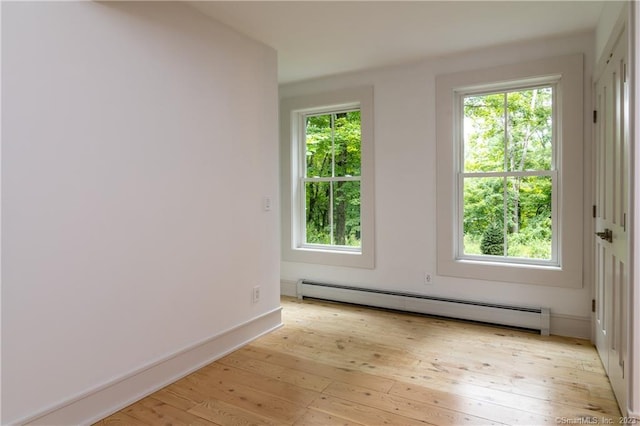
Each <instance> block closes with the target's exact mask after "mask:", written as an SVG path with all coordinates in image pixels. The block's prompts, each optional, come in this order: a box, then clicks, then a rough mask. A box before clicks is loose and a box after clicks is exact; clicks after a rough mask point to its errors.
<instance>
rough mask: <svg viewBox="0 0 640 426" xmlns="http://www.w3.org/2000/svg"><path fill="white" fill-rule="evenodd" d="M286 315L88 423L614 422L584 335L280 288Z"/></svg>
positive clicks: (402, 425) (609, 395)
mask: <svg viewBox="0 0 640 426" xmlns="http://www.w3.org/2000/svg"><path fill="white" fill-rule="evenodd" d="M282 305H283V320H284V323H285V326H284V327H283V328H281V329H280V330H278V331H275V332H273V333H271V334H269V335H267V336H264V337H262V338H260V339H258V340H256V341H255V342H253V343H252V344H250V345H248V346H246V347H244V348H242V349H240V350H238V351H236V352H234V353H232V354H230V355H228V356H226V357H224V358H222V359H220V360H218V361H216V362H214V363H212V364H210V365H208V366H206V367H204V368H202V369H200V370H198V371H197V372H195V373H193V374H191V375H189V376H187V377H185V378H183V379H182V380H179V381H177V382H176V383H174V384H172V385H170V386H167V387H166V388H164V389H162V390H160V391H158V392H156V393H154V394H152V395H151V396H149V397H147V398H144V399H143V400H141V401H139V402H137V403H135V404H133V405H131V406H129V407H126V408H125V409H123V410H122V411H119V412H117V413H115V414H113V415H112V416H110V417H107V418H105V419H103V420H101V421H100V422H98V423H96V424H97V425H187V424H188V425H308V426H315V425H318V426H330V425H399V426H411V425H425V424H433V425H456V426H457V425H492V424H506V425H544V424H595V423H596V422H597V423H601V424H618V418H619V416H620V411H619V409H618V406H617V404H616V401H615V398H614V395H613V392H612V391H611V387H610V384H609V381H608V379H607V377H606V375H605V373H604V370H603V368H602V364H601V363H600V360H599V358H598V355H597V353H596V351H595V349H594V347H593V346H592V345H591V343H590V342H588V341H585V340H580V339H571V338H561V337H556V336H551V337H542V336H540V335H536V334H532V333H527V332H521V331H513V330H509V329H504V328H496V327H489V326H483V325H478V324H471V323H465V322H457V321H449V320H444V319H440V318H431V317H425V316H418V315H411V314H404V313H399V312H389V311H383V310H375V309H367V308H364V307H357V306H350V305H344V304H335V303H330V302H321V301H310V300H304V301H298V300H296V299H292V298H283V300H282Z"/></svg>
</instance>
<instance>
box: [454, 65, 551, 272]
mask: <svg viewBox="0 0 640 426" xmlns="http://www.w3.org/2000/svg"><path fill="white" fill-rule="evenodd" d="M560 77H561V76H559V75H553V76H548V77H543V78H534V79H525V80H516V81H506V82H501V83H498V84H489V85H486V86H476V87H471V88H460V89H455V90H454V126H455V131H454V144H455V145H456V147H455V149H456V156H455V160H454V161H456V162H457V163H456V171H457V175H458V182H457V188H456V192H457V200H456V203H457V208H456V211H455V213H454V214H455V223H456V225H457V229H456V231H455V232H456V236H457V241H456V242H455V244H456V245H455V246H454V247H455V252H456V259H459V260H470V261H478V262H487V261H493V262H501V263H509V264H516V265H540V266H555V267H560V265H561V259H560V258H561V256H560V250H559V246H560V240H559V238H558V235H557V229H558V221H559V214H558V212H559V211H560V210H561V202H560V200H559V197H558V188H559V187H560V185H559V179H560V174H559V173H558V152H559V151H560V149H561V143H562V141H561V138H560V137H559V132H558V127H560V123H561V122H562V117H561V111H560V108H558V104H557V102H558V96H557V95H558V85H559V81H560ZM545 87H551V88H552V93H553V95H552V102H553V104H552V105H553V109H552V123H553V128H552V146H551V166H550V168H549V169H548V170H544V171H543V170H535V171H533V170H526V171H508V170H505V171H502V172H465V171H464V154H465V152H464V144H465V141H464V135H463V132H464V100H465V98H466V97H468V96H482V95H491V94H505V95H506V94H508V93H512V92H517V91H522V90H530V89H537V88H545ZM505 155H506V151H505ZM469 175H471V176H469ZM514 176H522V177H529V176H534V177H535V176H548V177H551V180H552V187H551V193H552V196H551V226H552V228H551V235H552V237H551V238H552V239H551V253H552V256H551V259H550V260H544V259H533V258H518V257H513V256H507V255H503V256H489V255H476V254H465V253H464V229H463V227H464V180H465V178H466V177H479V178H480V177H497V178H509V177H514ZM505 226H506V224H505ZM503 237H505V239H506V235H504V234H503Z"/></svg>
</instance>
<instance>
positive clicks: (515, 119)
mask: <svg viewBox="0 0 640 426" xmlns="http://www.w3.org/2000/svg"><path fill="white" fill-rule="evenodd" d="M552 104H553V90H552V88H551V87H546V88H539V89H529V90H521V91H518V92H510V93H508V94H507V105H508V120H509V121H508V126H507V133H508V135H509V136H508V138H509V145H508V152H507V167H508V170H510V171H523V170H551V154H552V146H551V144H552V137H553V123H552V119H553V106H552Z"/></svg>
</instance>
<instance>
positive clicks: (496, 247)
mask: <svg viewBox="0 0 640 426" xmlns="http://www.w3.org/2000/svg"><path fill="white" fill-rule="evenodd" d="M480 251H481V252H482V254H488V255H491V256H502V255H503V254H504V233H503V231H502V228H500V227H498V226H490V227H488V228H487V229H486V231H485V232H484V234H483V235H482V240H481V241H480Z"/></svg>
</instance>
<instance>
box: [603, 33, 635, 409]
mask: <svg viewBox="0 0 640 426" xmlns="http://www.w3.org/2000/svg"><path fill="white" fill-rule="evenodd" d="M626 40H627V39H626V32H624V33H623V34H622V35H621V36H620V38H619V39H618V42H617V43H616V45H615V47H614V49H613V51H612V53H611V54H610V56H609V58H608V62H607V65H606V67H605V69H604V71H603V73H602V74H601V75H600V77H599V78H598V81H597V82H596V111H597V119H596V144H595V149H596V152H595V159H596V161H595V182H596V194H595V195H596V207H595V228H596V229H595V235H594V238H595V265H596V270H595V272H596V276H595V281H596V289H595V290H596V294H595V297H596V299H595V300H596V306H595V307H596V309H595V321H596V347H597V348H598V353H599V354H600V358H601V359H602V363H603V365H604V368H605V370H606V371H607V374H608V375H609V380H610V381H611V385H612V387H613V390H614V392H615V394H616V398H617V399H618V404H619V405H620V406H621V407H625V401H626V390H627V385H626V383H627V381H626V376H625V374H626V372H625V359H626V356H627V341H626V336H627V326H628V324H627V312H626V306H627V300H628V288H629V262H628V259H629V255H628V254H629V248H628V238H627V234H628V229H627V228H628V227H627V223H628V221H629V194H628V192H629V183H630V182H629V165H628V164H629V155H628V154H629V143H628V127H629V126H628V123H629V119H628V111H629V107H628V84H627V77H626V73H627V42H626Z"/></svg>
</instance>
